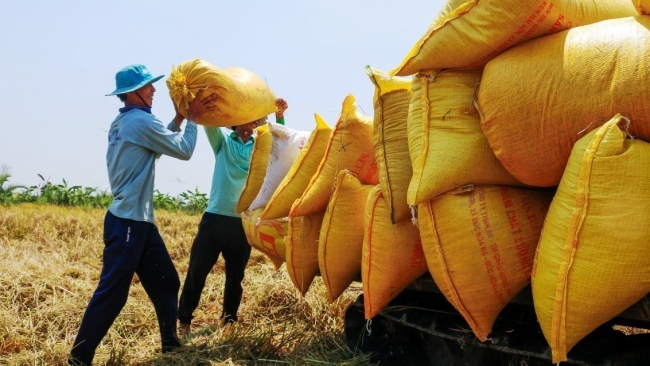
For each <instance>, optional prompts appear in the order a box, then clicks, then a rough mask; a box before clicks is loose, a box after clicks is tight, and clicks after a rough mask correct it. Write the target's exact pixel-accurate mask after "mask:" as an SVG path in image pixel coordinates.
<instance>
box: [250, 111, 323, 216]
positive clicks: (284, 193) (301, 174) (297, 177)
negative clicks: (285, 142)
mask: <svg viewBox="0 0 650 366" xmlns="http://www.w3.org/2000/svg"><path fill="white" fill-rule="evenodd" d="M315 117H316V128H315V129H314V130H313V131H312V132H311V134H310V135H309V139H308V141H307V143H306V145H305V146H304V147H303V148H302V150H300V154H299V155H298V158H297V159H296V160H295V162H293V164H292V165H291V169H290V170H289V172H288V173H287V175H286V176H285V177H284V178H283V179H282V181H281V182H280V184H279V185H278V188H276V190H275V192H274V193H273V195H272V196H271V198H270V199H269V202H268V204H267V205H266V208H265V209H264V211H263V212H262V214H261V215H260V220H266V219H275V218H278V217H285V216H288V215H289V211H290V210H291V205H293V203H294V201H295V200H296V199H298V198H300V196H302V194H303V192H304V191H305V188H307V185H308V184H309V181H310V180H311V178H312V177H313V176H314V173H315V172H316V169H318V165H319V164H320V162H321V160H323V156H325V149H327V144H328V143H329V140H330V137H331V135H332V128H331V127H330V126H328V125H327V123H326V122H325V120H323V118H321V116H319V115H318V114H315Z"/></svg>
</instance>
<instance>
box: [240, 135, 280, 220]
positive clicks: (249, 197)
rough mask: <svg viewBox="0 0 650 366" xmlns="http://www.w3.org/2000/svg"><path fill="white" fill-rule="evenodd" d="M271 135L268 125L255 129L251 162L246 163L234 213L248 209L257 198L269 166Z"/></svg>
mask: <svg viewBox="0 0 650 366" xmlns="http://www.w3.org/2000/svg"><path fill="white" fill-rule="evenodd" d="M271 143H272V139H271V134H270V133H269V127H268V125H264V126H261V127H258V128H257V136H255V141H254V142H253V151H252V152H251V160H250V162H249V163H248V175H247V176H246V183H245V184H244V189H243V190H242V193H241V195H239V200H238V201H237V205H236V206H235V212H236V213H238V214H240V213H242V212H244V211H245V210H247V209H248V207H250V205H251V203H252V202H253V200H254V199H255V197H257V194H258V193H259V192H260V188H262V183H264V177H265V176H266V167H267V166H268V164H269V154H270V153H271Z"/></svg>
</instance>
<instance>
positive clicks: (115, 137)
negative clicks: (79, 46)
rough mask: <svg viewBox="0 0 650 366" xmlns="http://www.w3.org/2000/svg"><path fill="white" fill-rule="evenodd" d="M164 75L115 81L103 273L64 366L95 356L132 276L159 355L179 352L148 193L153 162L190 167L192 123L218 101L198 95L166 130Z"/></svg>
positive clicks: (175, 284) (173, 289) (120, 76)
mask: <svg viewBox="0 0 650 366" xmlns="http://www.w3.org/2000/svg"><path fill="white" fill-rule="evenodd" d="M163 76H164V75H161V76H156V77H154V76H152V75H151V73H149V70H147V68H146V67H145V66H143V65H130V66H127V67H125V68H123V69H121V70H120V71H118V72H117V74H116V75H115V82H116V89H115V90H114V91H113V92H112V93H109V94H107V95H117V96H118V98H119V99H120V100H121V101H122V102H124V107H123V108H120V109H119V112H120V113H119V114H118V115H117V117H116V118H115V120H114V121H113V123H112V124H111V127H110V129H109V132H108V152H107V154H106V162H107V167H108V178H109V182H110V185H111V192H112V194H113V203H112V204H111V205H110V206H109V208H108V212H107V213H106V216H105V218H104V251H103V266H102V272H101V276H100V279H99V284H98V285H97V289H96V290H95V292H94V293H93V296H92V298H91V300H90V303H89V304H88V307H87V308H86V312H85V313H84V316H83V319H82V321H81V326H80V328H79V333H78V334H77V337H76V339H75V341H74V346H73V348H72V350H71V352H70V358H69V363H70V364H73V365H90V364H91V363H92V360H93V358H94V355H95V349H96V348H97V346H98V345H99V343H100V342H101V340H102V338H104V336H105V335H106V333H107V332H108V329H109V328H110V327H111V325H112V324H113V321H114V320H115V318H116V317H117V316H118V314H119V313H120V311H121V310H122V308H123V307H124V304H125V303H126V300H127V297H128V294H129V287H130V286H131V280H132V279H133V274H134V273H137V274H138V277H139V279H140V282H141V283H142V286H143V287H144V289H145V291H146V292H147V295H148V296H149V298H150V299H151V301H152V302H153V305H154V308H155V311H156V315H157V317H158V326H159V327H160V337H161V342H162V351H163V352H167V351H170V350H173V349H175V348H177V347H180V345H181V344H180V342H179V340H178V337H177V334H176V317H177V309H178V308H177V306H178V305H177V301H178V290H179V288H180V280H179V278H178V273H177V272H176V268H174V264H173V262H172V260H171V258H170V256H169V253H168V252H167V248H166V247H165V243H164V242H163V239H162V237H161V236H160V233H159V232H158V228H157V227H156V225H155V224H154V212H153V186H154V170H155V162H156V159H157V158H158V157H159V156H160V155H161V154H164V155H168V156H171V157H174V158H177V159H181V160H189V159H190V157H192V153H193V152H194V147H195V146H196V123H197V122H199V119H200V118H201V117H202V116H203V115H204V114H205V113H206V112H208V111H211V110H214V108H215V105H214V103H215V101H216V95H211V96H208V97H206V98H203V97H202V92H199V93H197V96H196V98H195V99H194V101H193V102H192V103H190V106H189V110H188V112H187V124H186V127H185V131H184V132H182V131H181V128H180V127H181V124H182V123H183V120H184V117H183V116H182V115H181V114H180V113H179V112H178V110H176V116H175V117H174V120H173V121H172V122H171V123H169V125H167V126H165V125H164V124H163V123H162V122H161V121H160V120H159V119H158V118H156V117H155V116H154V115H153V114H151V106H152V104H153V96H154V93H155V92H156V88H155V87H154V86H153V83H154V82H156V81H158V80H160V79H161V78H162V77H163Z"/></svg>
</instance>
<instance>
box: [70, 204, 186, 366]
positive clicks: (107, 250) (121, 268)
mask: <svg viewBox="0 0 650 366" xmlns="http://www.w3.org/2000/svg"><path fill="white" fill-rule="evenodd" d="M134 273H137V274H138V277H139V278H140V282H141V283H142V287H144V290H145V291H146V292H147V295H148V296H149V298H150V299H151V301H152V302H153V306H154V309H155V310H156V315H157V317H158V326H159V328H160V338H161V340H162V350H163V352H165V351H168V350H171V349H173V348H176V347H179V346H180V342H179V341H178V337H177V335H176V317H177V309H178V308H177V301H178V289H179V288H180V280H179V278H178V272H176V268H174V263H173V262H172V260H171V258H170V257H169V253H168V252H167V248H166V247H165V243H164V242H163V240H162V237H161V236H160V233H159V232H158V228H157V227H156V225H154V224H152V223H148V222H143V221H134V220H127V219H122V218H119V217H116V216H114V215H113V214H112V213H110V212H107V213H106V217H105V218H104V253H103V266H102V273H101V277H100V279H99V284H98V285H97V289H96V290H95V292H94V293H93V296H92V298H91V299H90V303H89V304H88V307H87V308H86V312H85V313H84V316H83V319H82V320H81V326H80V328H79V333H78V334H77V338H76V339H75V341H74V346H73V348H72V351H71V353H70V359H71V360H74V362H76V363H75V364H85V365H90V364H91V363H92V360H93V357H94V356H95V349H96V348H97V346H98V345H99V343H100V342H101V340H102V338H104V336H105V335H106V333H107V332H108V329H109V328H110V327H111V325H112V324H113V322H114V321H115V318H117V315H118V314H119V313H120V311H121V310H122V308H123V307H124V304H125V303H126V299H127V297H128V295H129V287H130V286H131V280H132V279H133V274H134ZM71 363H72V362H71Z"/></svg>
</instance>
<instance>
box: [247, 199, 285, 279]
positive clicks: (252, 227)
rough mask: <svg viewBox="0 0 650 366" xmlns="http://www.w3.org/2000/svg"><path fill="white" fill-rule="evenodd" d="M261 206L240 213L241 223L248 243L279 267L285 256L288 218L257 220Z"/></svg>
mask: <svg viewBox="0 0 650 366" xmlns="http://www.w3.org/2000/svg"><path fill="white" fill-rule="evenodd" d="M262 210H263V209H262V208H258V209H257V210H254V211H249V210H246V211H244V212H243V213H242V215H241V220H242V225H243V226H244V233H245V234H246V239H247V240H248V244H250V245H251V246H252V247H253V248H255V249H257V250H259V251H260V252H262V253H264V254H266V256H267V257H269V259H271V260H272V261H273V263H274V264H275V268H276V269H277V268H280V266H281V265H282V263H283V262H284V260H285V257H286V254H285V253H286V243H285V236H286V235H287V232H288V225H289V219H288V218H286V217H284V218H281V219H273V220H264V221H259V220H258V217H259V215H260V214H261V213H262Z"/></svg>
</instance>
